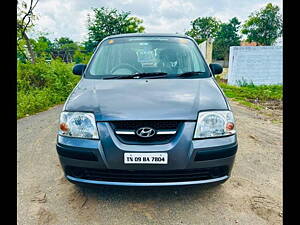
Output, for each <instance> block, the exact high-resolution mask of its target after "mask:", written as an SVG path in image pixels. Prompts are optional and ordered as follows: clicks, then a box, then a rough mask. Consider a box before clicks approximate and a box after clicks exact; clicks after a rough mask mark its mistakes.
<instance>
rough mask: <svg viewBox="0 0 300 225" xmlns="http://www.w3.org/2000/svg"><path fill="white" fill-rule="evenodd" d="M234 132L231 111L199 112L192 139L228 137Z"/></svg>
mask: <svg viewBox="0 0 300 225" xmlns="http://www.w3.org/2000/svg"><path fill="white" fill-rule="evenodd" d="M235 132H236V131H235V127H234V118H233V114H232V112H231V111H207V112H199V114H198V120H197V124H196V129H195V134H194V138H195V139H198V138H209V137H221V136H228V135H232V134H234V133H235Z"/></svg>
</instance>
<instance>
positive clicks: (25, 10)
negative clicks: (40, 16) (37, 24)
mask: <svg viewBox="0 0 300 225" xmlns="http://www.w3.org/2000/svg"><path fill="white" fill-rule="evenodd" d="M38 2H39V0H36V2H35V3H34V1H33V0H30V5H29V7H28V5H27V3H26V2H24V1H23V2H22V3H21V5H20V3H19V2H17V47H18V51H19V52H20V54H22V55H23V56H24V57H25V58H26V59H27V56H26V53H25V52H24V50H25V48H24V45H26V48H27V50H28V52H29V55H30V60H31V62H32V63H34V62H35V55H34V52H33V49H32V43H31V41H30V38H29V37H28V35H27V31H28V30H29V29H30V28H32V27H33V26H34V24H33V21H34V20H35V19H37V17H36V15H34V14H33V10H34V8H35V7H36V5H37V3H38ZM22 40H24V41H25V43H24V41H22Z"/></svg>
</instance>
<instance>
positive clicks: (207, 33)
mask: <svg viewBox="0 0 300 225" xmlns="http://www.w3.org/2000/svg"><path fill="white" fill-rule="evenodd" d="M191 25H192V29H191V30H189V31H187V32H186V35H189V36H191V37H193V38H194V39H195V40H196V41H197V42H198V43H201V42H203V41H205V40H207V39H208V38H213V37H215V35H216V33H217V31H218V30H219V26H220V21H218V20H217V19H216V18H214V17H199V18H197V19H195V20H193V21H191Z"/></svg>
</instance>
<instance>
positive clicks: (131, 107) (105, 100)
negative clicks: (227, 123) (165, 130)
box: [64, 78, 228, 121]
mask: <svg viewBox="0 0 300 225" xmlns="http://www.w3.org/2000/svg"><path fill="white" fill-rule="evenodd" d="M210 109H212V110H224V109H228V107H227V103H226V101H225V99H224V97H223V94H222V92H221V91H220V89H219V88H218V87H217V85H216V83H215V82H214V80H213V79H212V78H202V79H128V80H127V79H126V80H122V79H120V80H102V79H99V80H97V79H81V81H80V82H79V84H78V85H77V87H76V88H75V89H74V90H73V92H72V93H71V95H70V97H69V98H68V100H67V102H66V104H65V106H64V110H65V111H79V112H93V113H94V114H95V117H96V120H97V121H113V120H196V119H197V114H198V112H199V111H202V110H210Z"/></svg>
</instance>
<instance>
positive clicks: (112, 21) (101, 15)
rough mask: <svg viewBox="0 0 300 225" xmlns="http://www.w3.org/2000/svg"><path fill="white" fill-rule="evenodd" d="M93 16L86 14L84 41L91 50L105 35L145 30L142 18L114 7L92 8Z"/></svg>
mask: <svg viewBox="0 0 300 225" xmlns="http://www.w3.org/2000/svg"><path fill="white" fill-rule="evenodd" d="M93 11H94V17H91V15H88V40H87V41H86V42H85V43H84V45H85V47H86V49H87V50H89V51H92V50H93V49H94V48H95V47H96V46H97V45H98V43H99V42H100V41H101V40H103V39H104V38H105V37H107V36H109V35H114V34H122V33H141V32H143V31H144V30H145V28H144V27H143V26H141V24H142V23H143V20H141V19H139V18H137V17H129V15H130V12H118V11H117V10H116V9H108V8H104V7H102V8H94V9H93Z"/></svg>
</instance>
